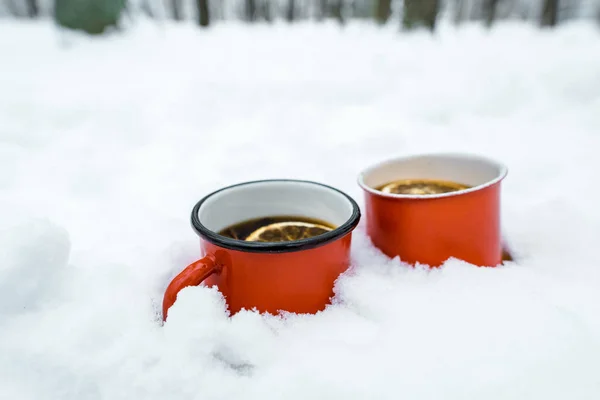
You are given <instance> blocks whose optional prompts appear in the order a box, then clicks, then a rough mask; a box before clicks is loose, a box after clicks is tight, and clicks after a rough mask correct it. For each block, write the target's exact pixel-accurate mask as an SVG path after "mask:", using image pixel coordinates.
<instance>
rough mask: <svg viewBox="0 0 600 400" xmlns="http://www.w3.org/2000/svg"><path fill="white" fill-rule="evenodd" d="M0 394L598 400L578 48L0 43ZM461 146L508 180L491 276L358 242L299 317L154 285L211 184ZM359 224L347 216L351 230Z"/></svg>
mask: <svg viewBox="0 0 600 400" xmlns="http://www.w3.org/2000/svg"><path fill="white" fill-rule="evenodd" d="M0 54H1V60H2V61H1V63H0V65H1V67H0V160H1V168H0V221H1V222H0V229H1V231H0V398H2V399H15V400H17V399H19V400H21V399H36V400H40V399H65V400H69V399H77V400H87V399H110V400H118V399H128V400H131V399H161V400H162V399H225V398H228V399H331V398H334V399H444V400H449V399H478V400H479V399H486V400H491V399H545V400H548V399H576V400H578V399H596V400H597V399H598V398H600V373H599V371H600V253H599V251H598V240H599V237H600V236H599V233H600V208H599V207H598V195H599V194H600V191H599V190H598V178H597V174H598V171H600V154H599V152H600V72H599V71H600V33H599V32H598V30H597V29H596V28H595V27H593V26H591V25H585V24H572V25H568V26H563V27H561V28H560V29H557V30H555V31H540V30H538V29H537V28H535V27H531V26H526V25H518V24H517V25H514V24H503V25H501V26H498V27H497V28H496V29H494V30H493V31H491V32H488V31H486V30H484V29H481V28H480V27H478V26H468V27H465V28H463V29H460V30H456V29H454V28H453V27H449V26H443V27H442V28H441V30H440V32H439V33H438V34H436V35H435V37H430V36H429V35H428V34H425V33H415V34H411V35H399V34H398V33H397V32H395V30H394V29H392V28H390V29H383V30H379V29H376V28H373V27H369V26H361V25H357V24H353V25H351V26H349V27H347V28H345V29H344V30H343V31H341V30H339V29H338V27H337V26H335V25H321V26H313V25H301V24H300V25H296V26H294V27H286V26H276V27H273V28H266V27H261V26H253V27H245V26H241V25H237V24H227V25H222V26H218V27H216V28H213V29H212V30H210V31H209V32H204V31H200V30H198V29H196V28H195V27H194V26H191V25H190V26H186V25H184V26H179V27H174V26H171V25H152V24H149V23H140V24H139V25H137V26H136V27H134V28H132V29H131V30H129V31H126V32H125V33H123V34H116V35H112V36H108V37H104V38H99V39H90V38H87V37H84V36H79V35H72V34H69V35H66V34H59V32H57V31H56V30H55V29H54V27H53V26H52V25H51V24H48V23H39V24H35V25H30V24H26V23H16V22H9V21H6V20H5V21H2V23H1V25H0ZM430 151H468V152H475V153H479V154H483V155H487V156H490V157H494V158H497V159H499V160H501V161H503V162H505V163H506V164H507V166H508V167H509V169H510V172H509V175H508V177H507V179H506V181H505V185H504V187H503V216H502V218H503V225H504V234H505V236H506V238H507V240H508V242H509V243H510V246H511V248H512V250H513V252H514V253H515V256H516V257H517V261H516V262H514V263H508V264H507V265H505V266H504V267H502V268H497V269H489V268H476V267H474V266H472V265H467V264H465V263H463V262H460V261H457V260H450V261H448V262H447V263H446V264H445V266H444V267H443V268H441V269H440V270H435V271H428V270H425V269H411V268H409V267H407V266H405V265H403V264H402V263H401V262H400V261H399V260H397V259H394V260H390V259H388V258H387V257H385V256H383V255H382V254H380V253H379V252H378V250H377V249H375V248H374V247H373V246H372V245H371V244H370V242H369V240H368V238H367V237H366V235H365V233H364V230H363V224H362V223H361V225H360V226H359V228H358V229H357V230H356V231H355V235H354V242H353V249H352V252H353V259H354V261H353V267H352V270H351V271H350V273H348V274H346V275H345V276H343V277H342V278H340V279H339V281H338V284H337V287H336V297H335V299H334V303H335V304H334V305H333V306H331V307H329V308H328V309H327V310H326V311H324V312H322V313H320V314H318V315H302V316H297V315H287V316H283V317H274V316H264V315H259V314H256V313H254V312H242V313H239V314H237V315H235V316H234V317H231V318H229V317H228V316H227V313H226V309H225V306H224V301H223V299H222V297H221V296H220V295H219V294H218V292H215V291H213V290H212V289H207V288H203V287H195V288H187V289H185V290H184V291H183V292H182V294H181V296H180V299H179V301H178V302H177V303H176V305H175V306H174V307H173V308H172V309H171V313H170V319H169V321H168V323H166V324H165V326H160V324H159V323H158V322H157V310H158V305H159V304H160V301H161V296H162V290H163V289H164V287H165V286H166V285H167V283H168V281H169V279H170V278H171V277H172V276H173V275H174V274H175V273H176V272H178V271H179V270H180V269H181V268H183V267H184V266H185V265H186V264H187V263H189V262H191V261H193V260H195V259H196V258H197V257H198V252H199V251H198V242H197V237H196V236H195V234H194V233H193V231H192V230H191V228H190V224H189V213H190V210H191V207H192V206H193V204H194V203H195V202H196V201H197V200H198V199H199V198H200V197H202V196H203V195H205V194H206V193H208V192H209V191H212V190H215V189H217V188H219V187H221V186H224V185H228V184H233V183H237V182H241V181H245V180H250V179H261V178H277V177H287V178H302V179H312V180H317V181H321V182H325V183H328V184H332V185H334V186H336V187H338V188H340V189H342V190H344V191H346V192H347V193H349V194H350V195H351V196H353V197H354V198H355V199H357V201H358V202H359V204H361V205H362V194H361V192H360V190H359V188H358V186H357V184H356V175H357V174H358V172H359V171H360V170H362V169H363V168H364V167H366V166H368V165H370V164H371V163H374V162H377V161H381V160H383V159H386V158H390V157H395V156H398V155H405V154H415V153H418V152H430ZM362 222H363V223H364V220H363V221H362Z"/></svg>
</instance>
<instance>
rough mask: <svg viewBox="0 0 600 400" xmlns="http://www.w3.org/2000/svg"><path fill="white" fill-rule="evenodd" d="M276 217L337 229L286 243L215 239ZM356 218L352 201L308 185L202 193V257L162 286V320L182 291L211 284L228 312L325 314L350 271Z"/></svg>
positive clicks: (198, 208)
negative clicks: (247, 224)
mask: <svg viewBox="0 0 600 400" xmlns="http://www.w3.org/2000/svg"><path fill="white" fill-rule="evenodd" d="M278 215H281V216H298V217H308V218H313V219H318V220H323V221H327V222H328V223H329V224H331V225H332V226H333V227H334V229H333V230H331V231H328V232H326V233H323V234H321V235H318V236H314V237H310V238H306V239H299V240H294V241H290V242H252V241H244V240H238V239H233V238H229V237H226V236H223V235H221V234H219V232H220V231H221V230H222V229H224V228H226V227H228V226H231V225H234V224H236V223H239V222H242V221H246V220H252V219H255V218H259V217H269V216H278ZM359 220H360V210H359V207H358V205H357V204H356V202H355V201H354V200H353V199H352V198H350V197H349V196H348V195H346V194H345V193H343V192H341V191H339V190H337V189H334V188H332V187H330V186H326V185H323V184H320V183H315V182H309V181H300V180H265V181H254V182H246V183H242V184H238V185H233V186H229V187H226V188H223V189H221V190H218V191H216V192H214V193H211V194H209V195H207V196H206V197H204V198H203V199H202V200H200V201H199V202H198V203H197V204H196V205H195V207H194V208H193V210H192V215H191V223H192V227H193V228H194V230H195V231H196V233H197V234H198V236H199V237H200V250H201V255H202V257H203V258H201V259H200V260H198V261H196V262H194V263H192V264H190V265H189V266H187V267H186V268H185V269H184V270H183V271H182V272H181V273H179V274H178V275H177V276H176V277H175V278H174V279H173V280H172V281H171V283H170V284H169V286H168V287H167V289H166V291H165V294H164V298H163V320H166V318H167V315H168V311H169V308H170V307H171V306H172V305H173V304H174V303H175V300H176V299H177V294H178V293H179V291H180V290H182V289H183V288H185V287H188V286H196V285H200V284H204V285H207V286H216V287H217V288H218V289H219V291H220V292H221V293H222V294H223V296H224V297H225V300H226V302H227V305H228V308H229V311H230V312H231V313H232V314H234V313H236V312H238V311H240V310H241V309H256V310H258V311H259V312H269V313H272V314H277V313H279V312H280V311H288V312H294V313H315V312H317V311H320V310H323V309H324V308H325V306H326V305H327V304H328V303H329V302H330V299H331V297H332V296H333V287H334V283H335V280H336V279H337V278H338V276H339V275H340V274H341V273H342V272H344V271H345V270H346V269H347V268H348V267H349V264H350V244H351V237H352V231H353V230H354V228H355V227H356V226H357V225H358V222H359Z"/></svg>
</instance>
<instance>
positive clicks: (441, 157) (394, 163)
mask: <svg viewBox="0 0 600 400" xmlns="http://www.w3.org/2000/svg"><path fill="white" fill-rule="evenodd" d="M426 160H431V161H434V162H444V161H446V162H448V163H449V164H448V165H451V164H452V163H455V165H456V164H463V165H464V164H465V163H472V164H476V163H480V165H481V166H486V167H488V168H492V169H495V173H494V174H493V176H492V177H491V178H489V179H485V181H483V182H481V183H474V184H473V185H472V187H470V188H468V189H464V190H457V191H454V192H448V193H440V194H431V195H420V194H396V193H384V192H381V191H379V190H377V189H375V188H374V187H373V186H378V185H379V184H375V185H369V184H367V181H368V180H369V178H370V177H371V176H372V175H373V174H376V173H378V172H382V171H385V170H390V169H393V168H397V169H400V167H399V164H410V163H411V162H417V161H421V162H423V161H426ZM507 174H508V168H507V167H506V166H505V165H504V164H502V163H500V162H498V161H495V160H493V159H491V158H487V157H483V156H480V155H475V154H469V153H426V154H418V155H411V156H403V157H397V158H393V159H389V160H385V161H382V162H380V163H377V164H374V165H372V166H370V167H368V168H366V169H364V170H363V171H362V172H361V173H360V174H359V175H358V180H357V181H358V185H359V186H360V187H361V188H362V189H363V190H365V191H366V192H368V193H371V194H373V195H376V196H380V197H388V198H396V199H421V200H431V199H436V198H444V197H452V196H460V195H463V194H466V193H471V192H476V191H478V190H481V189H484V188H486V187H489V186H493V185H495V184H497V183H498V182H500V181H502V180H503V179H504V178H505V177H506V175H507ZM426 175H428V174H426ZM448 175H451V173H450V174H448ZM411 178H412V179H420V178H433V179H436V178H437V179H448V180H454V181H457V182H461V183H464V184H469V182H465V181H464V179H463V177H461V176H458V175H456V176H452V177H448V176H438V175H436V176H414V175H410V176H406V177H398V178H395V179H411ZM391 180H393V179H390V180H389V181H391ZM389 181H388V182H389ZM385 183H386V182H381V183H380V184H385Z"/></svg>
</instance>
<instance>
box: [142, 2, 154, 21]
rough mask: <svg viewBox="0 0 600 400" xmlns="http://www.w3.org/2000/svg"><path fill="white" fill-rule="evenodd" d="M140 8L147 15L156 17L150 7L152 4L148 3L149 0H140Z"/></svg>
mask: <svg viewBox="0 0 600 400" xmlns="http://www.w3.org/2000/svg"><path fill="white" fill-rule="evenodd" d="M140 10H141V11H142V13H144V14H146V15H147V16H148V17H150V18H156V15H155V13H154V10H153V9H152V5H151V4H150V2H149V0H143V1H142V3H141V4H140Z"/></svg>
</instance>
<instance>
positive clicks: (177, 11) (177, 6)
mask: <svg viewBox="0 0 600 400" xmlns="http://www.w3.org/2000/svg"><path fill="white" fill-rule="evenodd" d="M171 12H172V13H173V19H174V20H175V21H181V20H182V19H183V15H182V12H181V0H171Z"/></svg>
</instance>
